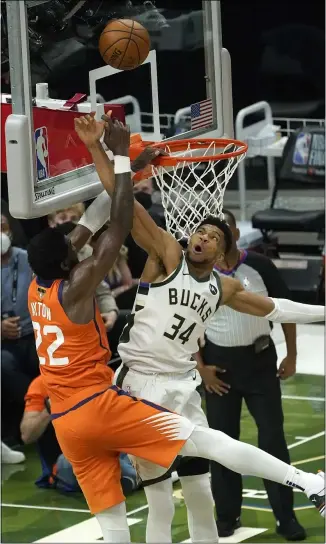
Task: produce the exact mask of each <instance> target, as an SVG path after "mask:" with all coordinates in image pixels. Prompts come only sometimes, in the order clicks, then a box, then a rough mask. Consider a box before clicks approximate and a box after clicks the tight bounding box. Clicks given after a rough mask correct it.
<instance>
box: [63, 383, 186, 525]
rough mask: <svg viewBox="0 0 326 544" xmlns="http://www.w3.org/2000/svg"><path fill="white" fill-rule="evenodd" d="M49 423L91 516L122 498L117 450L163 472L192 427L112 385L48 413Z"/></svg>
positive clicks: (169, 464) (154, 405) (172, 414)
mask: <svg viewBox="0 0 326 544" xmlns="http://www.w3.org/2000/svg"><path fill="white" fill-rule="evenodd" d="M52 422H53V425H54V428H55V431H56V435H57V439H58V441H59V444H60V447H61V449H62V452H63V454H64V455H65V457H66V458H67V459H68V460H69V461H70V463H71V464H72V467H73V470H74V473H75V476H76V478H77V480H78V482H79V485H80V487H81V489H82V491H83V493H84V496H85V498H86V500H87V503H88V506H89V509H90V511H91V513H92V514H96V513H98V512H101V511H102V510H105V509H106V508H110V507H112V506H114V505H115V504H119V503H120V502H122V501H123V500H124V495H123V493H122V489H121V485H120V464H119V453H120V452H124V453H129V454H131V455H134V456H136V457H141V458H142V459H145V460H146V461H150V462H152V463H155V464H157V465H161V466H162V467H165V468H169V467H170V466H171V464H172V463H173V461H174V459H175V458H176V456H177V455H178V453H179V452H180V450H181V448H182V446H183V445H184V443H185V442H186V440H187V439H188V438H189V436H190V435H191V433H192V431H193V428H194V425H193V424H192V423H191V422H189V421H188V420H187V419H186V418H184V417H182V416H179V415H178V414H175V413H174V412H170V411H169V410H166V409H165V408H162V407H161V406H158V405H156V404H153V403H151V402H148V401H145V400H140V399H136V398H135V397H131V396H130V395H128V394H127V393H126V392H125V391H123V390H122V389H119V388H118V387H117V386H111V387H109V388H108V389H106V390H105V391H102V392H100V393H96V394H94V395H92V396H91V397H88V398H86V399H84V400H83V401H81V402H79V403H78V404H76V405H75V406H73V407H72V408H71V409H70V410H67V411H66V412H63V413H59V414H52Z"/></svg>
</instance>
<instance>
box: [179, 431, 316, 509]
mask: <svg viewBox="0 0 326 544" xmlns="http://www.w3.org/2000/svg"><path fill="white" fill-rule="evenodd" d="M180 424H181V425H182V423H181V422H180ZM180 453H181V455H185V456H198V457H205V458H207V459H210V460H211V461H216V462H217V463H221V464H222V465H224V466H225V467H227V468H229V469H230V470H234V471H235V472H239V473H240V474H246V475H248V476H257V477H258V478H263V479H266V480H270V481H272V482H278V483H280V484H283V485H288V486H290V487H295V488H297V489H299V490H300V491H303V492H304V493H306V495H307V496H308V497H309V498H310V500H311V501H312V502H313V503H314V504H315V505H316V507H317V508H318V509H319V511H320V513H321V515H323V516H325V483H324V474H323V473H319V474H311V473H308V472H304V471H302V470H299V469H297V468H296V467H293V466H291V465H288V464H287V463H284V462H283V461H280V460H279V459H276V458H275V457H273V456H272V455H270V454H268V453H266V452H265V451H262V450H260V449H259V448H256V447H255V446H252V445H250V444H245V443H244V442H239V441H238V440H234V439H233V438H230V437H229V436H227V435H225V434H224V433H222V432H220V431H214V430H213V429H205V428H202V427H196V428H195V429H194V430H193V432H192V434H191V436H190V437H189V439H188V440H187V441H186V443H185V445H184V447H183V448H182V450H181V452H180Z"/></svg>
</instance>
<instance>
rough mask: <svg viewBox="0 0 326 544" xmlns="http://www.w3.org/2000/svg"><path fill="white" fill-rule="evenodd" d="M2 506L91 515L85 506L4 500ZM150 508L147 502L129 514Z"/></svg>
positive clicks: (128, 513)
mask: <svg viewBox="0 0 326 544" xmlns="http://www.w3.org/2000/svg"><path fill="white" fill-rule="evenodd" d="M1 506H5V507H7V508H26V509H29V510H53V511H58V512H77V513H78V512H79V513H81V514H89V515H90V516H91V513H90V511H89V510H86V509H85V508H64V507H60V506H56V507H54V506H40V505H32V504H12V503H6V502H2V503H1ZM147 508H148V505H147V504H144V505H143V506H139V507H138V508H135V509H134V510H130V511H129V512H127V516H132V515H133V514H137V512H141V511H142V510H146V509H147Z"/></svg>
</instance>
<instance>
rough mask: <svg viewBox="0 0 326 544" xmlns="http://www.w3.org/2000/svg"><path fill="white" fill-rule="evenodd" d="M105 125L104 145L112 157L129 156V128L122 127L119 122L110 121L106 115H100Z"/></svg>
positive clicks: (126, 126)
mask: <svg viewBox="0 0 326 544" xmlns="http://www.w3.org/2000/svg"><path fill="white" fill-rule="evenodd" d="M102 120H103V121H104V123H105V130H104V143H105V145H106V146H107V147H108V148H109V149H110V150H111V151H112V153H113V154H114V155H126V156H129V147H130V127H129V126H128V125H124V124H123V123H121V121H118V120H117V119H115V121H112V119H111V118H110V117H109V116H107V115H102Z"/></svg>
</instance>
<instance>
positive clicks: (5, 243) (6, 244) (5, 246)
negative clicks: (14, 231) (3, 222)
mask: <svg viewBox="0 0 326 544" xmlns="http://www.w3.org/2000/svg"><path fill="white" fill-rule="evenodd" d="M10 246H11V238H10V236H8V234H6V233H5V232H1V255H5V254H6V253H7V252H8V250H9V249H10Z"/></svg>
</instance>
